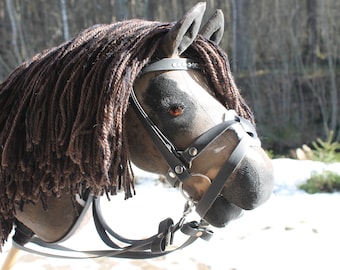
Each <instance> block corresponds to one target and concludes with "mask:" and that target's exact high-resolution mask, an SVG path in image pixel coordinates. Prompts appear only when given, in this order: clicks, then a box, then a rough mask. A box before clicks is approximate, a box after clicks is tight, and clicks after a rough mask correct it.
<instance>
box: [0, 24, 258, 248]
mask: <svg viewBox="0 0 340 270" xmlns="http://www.w3.org/2000/svg"><path fill="white" fill-rule="evenodd" d="M172 25H173V24H169V23H160V22H149V21H143V20H129V21H124V22H118V23H115V24H110V25H97V26H94V27H92V28H89V29H86V30H85V31H83V32H82V33H80V34H79V35H78V36H76V37H75V38H74V39H72V40H70V41H68V42H66V43H64V44H62V45H60V46H58V47H55V48H52V49H50V50H47V51H45V52H43V53H41V54H38V55H36V56H34V57H33V58H32V59H30V60H28V61H26V62H25V63H23V64H22V65H21V66H19V67H18V68H17V69H16V70H14V71H13V73H12V74H11V75H10V76H9V77H8V78H7V80H6V81H4V82H3V83H2V84H1V85H0V111H1V114H0V162H1V166H0V248H1V245H3V243H4V241H5V240H7V237H8V234H9V233H10V231H11V230H12V226H13V222H14V215H15V205H22V204H24V203H26V202H33V203H35V202H38V201H39V200H44V198H46V197H47V196H57V197H58V196H60V193H61V191H62V190H66V191H68V192H69V193H70V194H76V193H77V192H79V190H80V188H81V185H82V183H85V184H86V186H87V187H89V188H90V189H91V190H92V192H93V193H94V194H95V195H101V194H103V193H110V194H115V193H116V190H117V188H118V183H117V182H118V179H122V187H123V188H124V190H125V196H126V198H129V197H131V196H132V193H133V190H134V185H133V176H132V171H131V166H130V163H129V154H128V148H127V140H126V134H125V133H124V115H125V113H126V111H127V108H128V99H129V95H130V91H131V88H132V85H133V82H134V80H135V78H136V76H137V75H138V73H139V72H140V70H141V69H142V68H143V67H144V66H145V65H146V64H147V63H148V62H150V60H151V57H152V55H153V54H154V53H155V51H156V49H157V47H158V44H159V41H160V40H161V38H162V37H163V36H164V34H165V33H166V32H168V30H169V29H170V27H171V26H172ZM187 55H188V56H190V57H194V58H195V59H197V60H198V61H199V62H200V63H201V64H202V66H203V69H204V71H203V72H205V73H206V74H209V78H211V85H212V86H213V88H214V91H215V92H216V96H217V97H218V99H219V100H220V101H221V102H222V103H223V104H225V105H226V106H227V107H228V108H234V109H236V111H238V112H239V114H240V115H242V116H244V117H247V118H250V119H252V114H251V112H250V110H249V108H248V107H247V105H246V104H245V103H244V100H243V99H242V97H241V96H240V94H239V92H238V90H237V87H236V86H235V83H234V80H233V77H232V75H231V72H230V68H229V63H228V59H227V56H226V54H225V53H224V52H222V51H221V50H220V49H219V48H218V47H217V46H216V45H214V44H212V43H211V42H209V41H207V40H205V39H203V38H202V37H200V36H199V37H198V38H197V39H196V41H195V43H194V44H193V45H192V46H191V48H190V49H189V50H188V51H187ZM47 207H48V206H47Z"/></svg>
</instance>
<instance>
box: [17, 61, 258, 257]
mask: <svg viewBox="0 0 340 270" xmlns="http://www.w3.org/2000/svg"><path fill="white" fill-rule="evenodd" d="M190 69H195V70H197V69H199V64H198V63H197V62H195V61H192V60H190V59H186V58H165V59H161V60H159V61H157V62H154V63H152V64H150V65H148V66H147V67H145V68H144V69H143V70H142V71H141V73H140V76H141V75H143V74H145V73H148V72H154V71H170V70H190ZM130 104H131V106H132V107H133V109H134V111H135V112H136V114H137V116H138V117H139V119H140V120H141V122H142V123H143V126H144V127H145V128H146V130H147V132H148V134H149V136H150V137H151V138H152V140H153V142H154V144H155V145H156V146H157V148H158V149H159V150H160V152H161V154H162V156H163V158H164V159H165V160H166V162H167V163H168V166H169V171H168V174H167V175H166V179H167V180H168V182H169V183H170V184H171V185H172V186H174V187H175V186H177V185H179V187H180V189H181V191H182V193H183V194H184V195H185V197H186V200H187V201H186V203H185V206H184V211H183V214H182V217H181V218H180V220H179V221H178V222H177V223H174V222H173V220H172V219H171V218H167V219H165V220H163V221H161V222H160V223H159V228H158V232H157V233H156V234H155V235H153V236H151V237H149V238H147V239H143V240H133V239H127V238H125V237H122V236H120V235H119V234H117V233H116V232H114V231H113V230H112V229H111V228H110V227H109V226H108V224H107V223H106V221H105V219H104V217H103V215H102V212H101V208H100V199H99V198H94V197H93V196H91V195H89V196H88V198H87V200H86V203H85V206H84V209H83V210H82V212H81V214H80V216H79V218H78V220H77V221H76V223H75V224H74V225H73V227H72V229H71V230H70V231H69V232H68V233H67V235H66V236H65V237H63V239H61V240H60V241H58V242H56V243H46V242H44V241H43V240H41V239H39V238H38V237H34V236H33V233H32V232H30V231H27V230H29V229H28V228H27V227H25V226H24V225H23V224H20V223H19V224H17V227H16V233H15V235H14V237H13V245H14V246H15V247H17V248H19V249H22V250H25V251H27V252H31V253H34V254H38V255H43V256H49V257H55V258H70V259H85V258H98V257H117V258H131V259H147V258H154V257H159V256H163V255H166V254H169V253H171V252H173V251H175V250H178V249H181V248H184V247H186V246H188V245H190V244H191V243H193V242H194V241H196V240H197V239H198V238H202V239H204V240H209V239H210V238H211V237H212V235H213V232H212V231H211V230H210V228H209V224H208V223H207V222H206V221H205V220H204V216H205V214H206V213H207V212H208V210H209V209H210V207H211V206H212V204H213V203H214V201H215V200H216V198H217V197H218V196H220V193H221V191H222V189H223V186H224V185H225V183H226V181H227V180H228V178H229V176H230V175H231V174H232V173H233V172H234V170H235V169H236V168H237V166H238V165H239V163H240V162H241V161H242V159H243V157H244V155H245V153H246V151H247V150H248V148H249V147H251V146H253V145H258V144H259V140H258V138H257V133H256V131H255V128H254V126H253V125H252V124H251V123H250V122H249V121H248V120H246V119H245V118H242V117H240V116H238V115H237V114H236V112H235V111H233V110H230V111H229V113H228V117H227V119H226V120H225V121H224V122H222V123H220V124H218V125H216V126H214V127H213V128H211V129H209V130H208V131H206V132H205V133H203V134H202V135H201V136H199V137H198V138H197V139H196V140H195V141H194V142H193V143H192V144H191V145H190V146H189V147H187V148H186V149H184V150H179V149H177V147H176V146H175V145H174V144H173V143H172V142H171V141H170V140H169V139H168V138H167V136H166V135H164V134H163V133H162V132H161V131H160V130H159V129H158V127H157V126H156V125H155V124H154V123H153V122H152V120H151V119H150V118H149V116H148V115H147V113H146V112H145V111H144V109H143V107H142V106H141V104H140V103H139V101H138V99H137V97H136V95H135V93H134V90H132V91H131V95H130ZM231 127H233V129H235V130H237V132H238V133H240V134H243V135H242V137H241V139H240V140H239V143H238V144H237V146H236V147H235V148H234V150H233V152H232V153H231V155H230V157H229V158H228V160H227V161H226V162H225V163H224V164H223V166H222V167H221V169H220V171H219V172H218V174H217V176H216V177H215V179H213V181H211V184H210V187H209V188H208V190H207V191H206V192H205V194H204V195H203V197H202V198H201V200H199V201H198V202H194V201H193V200H192V199H191V198H190V197H189V196H188V195H187V194H186V193H185V192H184V191H183V190H182V185H183V183H185V181H187V180H188V179H190V178H191V177H193V176H194V175H193V174H192V173H191V172H190V167H191V164H192V162H193V161H194V160H195V159H196V158H197V157H198V156H199V155H200V154H201V153H202V152H203V151H204V150H205V149H206V148H207V147H208V146H209V145H210V144H211V143H212V142H213V141H215V140H216V139H217V138H219V137H220V136H221V135H222V134H224V133H225V132H226V131H227V130H229V129H230V128H231ZM90 206H92V214H93V220H94V223H95V226H96V229H97V232H98V234H99V236H100V238H101V239H102V241H103V242H104V243H105V244H106V245H107V246H108V247H109V248H110V249H108V250H87V251H77V250H73V249H70V248H67V247H65V246H62V245H60V244H59V243H60V242H63V241H65V240H66V239H68V238H69V237H70V236H71V235H72V234H73V233H74V232H75V230H76V229H77V228H78V226H79V225H80V223H81V221H82V220H83V218H84V215H85V214H86V212H87V210H88V209H89V207H90ZM193 208H195V209H196V212H197V213H198V214H199V216H200V217H201V218H202V219H201V220H200V221H199V222H197V221H191V222H185V219H186V217H187V215H188V214H189V213H190V212H191V211H192V209H193ZM178 231H181V232H182V233H184V234H185V235H187V236H188V238H187V240H186V241H185V242H184V243H183V244H182V245H180V246H178V247H173V246H172V244H173V239H174V235H175V233H176V232H178ZM30 234H32V235H30ZM23 235H26V236H27V238H29V240H26V241H22V240H21V239H22V236H23ZM27 242H29V243H31V244H34V245H35V246H36V247H37V246H40V247H42V248H43V250H39V249H36V248H34V249H33V248H29V247H27V246H25V244H26V243H27ZM46 249H48V250H49V251H50V252H46V251H45V250H46ZM72 253H73V254H72Z"/></svg>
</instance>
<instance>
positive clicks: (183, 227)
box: [13, 196, 213, 259]
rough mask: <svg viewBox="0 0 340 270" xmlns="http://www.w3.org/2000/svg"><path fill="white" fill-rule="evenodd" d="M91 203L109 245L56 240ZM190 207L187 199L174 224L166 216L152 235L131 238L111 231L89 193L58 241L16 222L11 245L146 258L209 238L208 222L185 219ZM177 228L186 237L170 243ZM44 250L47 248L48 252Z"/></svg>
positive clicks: (59, 253)
mask: <svg viewBox="0 0 340 270" xmlns="http://www.w3.org/2000/svg"><path fill="white" fill-rule="evenodd" d="M91 205H92V214H93V220H94V223H95V226H96V229H97V232H98V235H99V236H100V238H101V239H102V241H103V242H104V243H105V244H106V245H107V246H108V247H110V249H108V250H86V251H78V250H74V249H70V248H67V247H65V246H63V245H61V244H59V243H60V242H62V241H65V240H66V239H68V238H69V237H70V236H71V235H72V234H73V233H74V231H75V230H76V229H77V227H78V226H79V224H80V223H81V220H82V218H83V216H84V215H85V214H86V212H87V211H88V210H89V207H90V206H91ZM192 208H193V203H192V202H191V201H187V202H186V204H185V207H184V211H183V215H182V217H181V219H180V220H179V221H178V222H177V223H176V224H174V222H173V220H172V219H171V218H167V219H165V220H163V221H161V222H160V223H159V226H158V232H157V233H156V234H155V235H153V236H151V237H149V238H146V239H142V240H134V239H128V238H125V237H123V236H121V235H119V234H117V233H116V232H114V231H113V230H112V229H111V228H110V227H109V226H108V224H107V223H106V221H105V219H104V217H103V215H102V211H101V208H100V199H99V198H93V197H92V196H89V198H88V200H87V201H86V205H85V207H84V209H83V211H82V213H81V216H80V217H79V218H78V220H77V222H76V224H75V225H74V226H73V228H72V229H71V230H70V232H69V233H68V234H67V235H66V236H65V237H64V238H63V239H61V240H60V241H58V242H56V243H47V242H45V241H43V240H41V239H40V238H38V237H34V236H33V233H32V232H31V231H30V230H29V229H28V228H27V227H26V226H25V225H23V224H22V223H18V224H17V227H16V233H15V236H14V237H13V246H15V247H16V248H18V249H21V250H24V251H26V252H30V253H33V254H36V255H41V256H47V257H53V258H63V259H91V258H98V257H115V258H130V259H148V258H155V257H160V256H164V255H166V254H169V253H172V252H174V251H176V250H178V249H182V248H184V247H187V246H188V245H190V244H192V243H193V242H194V241H196V240H197V239H198V238H201V239H204V240H210V238H211V237H212V235H213V232H212V231H211V230H210V229H209V228H208V226H209V224H208V223H206V222H205V221H203V220H202V221H200V222H197V221H192V222H187V223H185V219H186V217H187V215H188V214H189V213H190V212H191V211H192ZM137 229H138V228H137ZM178 231H181V232H182V233H184V234H185V235H187V236H188V239H187V240H186V241H185V242H184V243H183V244H181V245H180V246H178V247H172V245H173V240H174V236H175V233H176V232H178ZM28 235H29V237H28ZM24 237H26V238H24ZM28 238H30V239H28ZM24 239H25V240H24ZM27 243H30V244H34V245H35V246H36V248H29V247H26V246H25V244H27ZM39 247H42V248H43V250H39ZM46 250H48V252H47V251H46Z"/></svg>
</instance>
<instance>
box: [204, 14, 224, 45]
mask: <svg viewBox="0 0 340 270" xmlns="http://www.w3.org/2000/svg"><path fill="white" fill-rule="evenodd" d="M223 32H224V16H223V12H222V10H220V9H217V10H216V11H215V13H214V14H213V15H212V16H211V17H210V19H209V20H208V21H207V23H206V24H205V25H204V26H203V27H202V29H201V31H200V34H201V35H202V36H204V37H205V38H207V39H210V40H212V41H214V42H215V43H216V44H218V43H220V41H221V39H222V36H223Z"/></svg>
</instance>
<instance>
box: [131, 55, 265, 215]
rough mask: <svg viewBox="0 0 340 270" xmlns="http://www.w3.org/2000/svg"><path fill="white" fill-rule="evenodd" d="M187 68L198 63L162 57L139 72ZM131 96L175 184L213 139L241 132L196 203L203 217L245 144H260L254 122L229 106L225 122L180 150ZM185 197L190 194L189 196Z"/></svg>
mask: <svg viewBox="0 0 340 270" xmlns="http://www.w3.org/2000/svg"><path fill="white" fill-rule="evenodd" d="M190 69H194V70H197V69H199V64H198V63H197V62H195V61H192V60H190V59H186V58H164V59H162V60H159V61H157V62H154V63H152V64H150V65H148V66H147V67H145V68H144V69H143V70H142V72H141V75H143V74H145V73H148V72H154V71H171V70H190ZM130 98H131V105H132V107H133V108H134V111H135V112H136V114H137V115H138V117H139V119H140V120H141V122H142V123H143V125H144V127H145V128H146V130H147V132H148V134H149V136H150V137H151V138H152V140H153V142H154V143H155V145H156V146H157V148H158V149H159V151H160V152H161V154H162V155H163V157H164V159H165V160H166V161H167V163H168V165H169V171H168V174H167V175H166V179H167V180H168V182H169V183H170V184H171V185H172V186H177V184H178V183H180V187H181V186H182V185H183V184H184V183H185V182H186V181H187V180H189V179H190V178H192V177H193V176H194V175H193V174H192V173H191V172H190V167H191V164H192V162H193V161H194V160H195V159H196V158H197V157H198V156H199V155H200V154H201V153H202V152H204V150H205V149H206V148H207V147H208V146H209V145H210V144H211V143H212V142H214V141H215V140H216V139H217V138H219V137H220V136H221V135H222V134H224V133H225V132H226V131H227V130H229V129H230V128H233V129H234V130H236V131H237V133H238V134H241V138H240V140H239V142H238V144H237V146H236V147H235V148H234V150H233V152H232V153H231V155H230V157H229V158H228V159H227V161H226V162H225V163H224V164H223V166H222V167H221V169H220V171H219V172H218V174H217V176H216V177H215V179H214V180H213V181H211V185H210V187H209V188H208V190H207V191H206V192H205V194H204V195H203V197H202V198H201V199H200V200H199V201H198V202H197V203H195V204H196V212H197V213H198V214H199V216H200V217H201V218H202V219H204V216H205V215H206V213H207V212H208V211H209V209H210V208H211V206H212V205H213V203H214V202H215V200H216V198H217V197H218V196H219V195H220V193H221V191H222V189H223V186H224V185H225V183H226V182H227V180H228V179H229V177H230V175H231V174H232V173H233V172H234V170H235V169H236V168H237V166H238V165H239V164H240V162H241V161H242V159H243V157H244V156H245V154H246V152H247V150H248V148H249V147H250V146H255V145H257V146H259V144H260V142H259V140H258V137H257V133H256V130H255V128H254V126H253V125H252V124H251V123H250V121H249V120H247V119H245V118H243V117H240V116H238V115H237V113H236V112H235V111H234V110H229V111H228V115H227V117H226V118H227V119H226V120H225V121H224V122H222V123H220V124H218V125H216V126H214V127H212V128H211V129H209V130H208V131H206V132H204V133H203V134H202V135H200V136H199V137H198V138H197V139H196V140H195V141H194V142H193V143H192V144H191V145H190V146H188V147H187V148H186V149H185V150H180V149H178V148H177V147H176V146H175V145H174V144H173V143H172V142H171V141H170V140H169V139H168V138H167V136H166V135H164V134H163V133H162V131H161V130H159V128H158V127H157V126H156V125H155V124H154V123H153V122H152V120H151V119H150V118H149V116H148V115H147V113H146V112H145V111H144V109H143V108H142V106H141V104H140V103H139V101H138V100H137V97H136V95H135V93H134V91H132V92H131V96H130ZM187 199H190V198H189V197H188V198H187Z"/></svg>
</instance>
